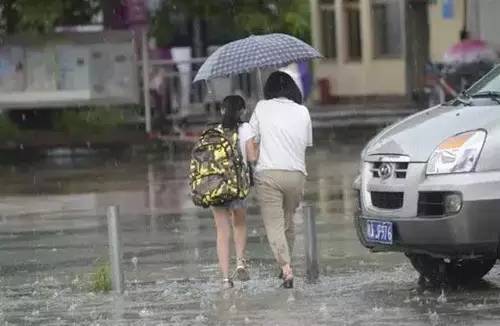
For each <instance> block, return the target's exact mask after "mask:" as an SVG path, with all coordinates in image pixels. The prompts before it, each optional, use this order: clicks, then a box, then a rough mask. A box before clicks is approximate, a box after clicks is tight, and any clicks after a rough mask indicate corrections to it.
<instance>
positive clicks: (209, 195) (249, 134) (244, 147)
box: [190, 95, 257, 289]
mask: <svg viewBox="0 0 500 326" xmlns="http://www.w3.org/2000/svg"><path fill="white" fill-rule="evenodd" d="M245 109H246V104H245V100H244V99H243V98H242V97H241V96H239V95H231V96H227V97H226V98H225V99H224V100H223V101H222V110H221V112H222V123H221V124H220V125H218V126H217V127H215V128H210V129H208V130H207V131H205V132H204V133H203V135H202V136H201V138H200V140H199V141H198V143H197V144H196V145H195V147H194V149H193V152H192V158H191V175H190V178H191V181H190V182H191V189H192V197H193V201H194V203H195V204H196V205H198V206H202V207H210V208H211V210H212V212H213V215H214V220H215V227H216V231H217V256H218V259H219V267H220V270H221V272H222V277H223V282H222V286H223V288H224V289H228V288H232V287H233V281H232V277H231V276H230V275H229V264H230V263H229V261H230V258H229V254H230V248H229V240H230V236H231V225H232V229H233V238H234V246H235V249H236V271H235V273H234V275H235V276H236V277H237V278H238V279H239V280H241V281H246V280H248V279H249V273H248V267H247V263H246V260H245V249H246V244H247V226H246V221H245V217H246V208H247V203H246V197H247V195H248V192H249V186H250V173H249V166H250V164H249V163H248V162H255V161H256V160H257V149H256V148H257V147H256V145H255V143H254V134H253V131H252V128H251V127H250V124H249V123H246V122H242V120H241V116H242V114H243V113H244V111H245Z"/></svg>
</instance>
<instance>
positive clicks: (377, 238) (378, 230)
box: [365, 220, 393, 244]
mask: <svg viewBox="0 0 500 326" xmlns="http://www.w3.org/2000/svg"><path fill="white" fill-rule="evenodd" d="M365 230H366V240H368V241H371V242H378V243H383V244H392V230H393V227H392V222H386V221H376V220H367V221H366V229H365Z"/></svg>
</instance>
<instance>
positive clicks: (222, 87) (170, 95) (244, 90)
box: [139, 58, 259, 123]
mask: <svg viewBox="0 0 500 326" xmlns="http://www.w3.org/2000/svg"><path fill="white" fill-rule="evenodd" d="M205 60H206V58H194V59H191V60H186V61H174V60H150V61H149V74H148V76H149V80H148V82H147V83H143V86H144V85H146V86H148V87H149V92H147V93H146V92H144V93H143V94H144V96H149V97H150V98H149V99H148V101H144V102H145V103H150V105H151V118H152V119H153V120H158V119H160V120H170V121H173V122H174V123H175V122H176V121H177V122H178V121H180V120H183V121H186V120H189V118H190V117H194V116H197V117H202V118H203V117H206V118H207V119H208V118H210V115H213V114H214V113H215V111H216V108H217V107H218V105H219V104H220V102H221V101H222V99H223V98H224V97H225V96H227V95H231V94H239V95H241V96H243V97H244V98H245V100H246V102H247V105H248V107H253V106H254V105H255V104H256V102H257V100H258V96H259V95H258V94H259V93H258V76H257V73H255V72H254V73H245V74H241V75H238V76H232V77H227V78H219V79H216V80H212V81H209V82H197V83H194V84H193V83H192V81H193V78H194V76H195V75H196V73H197V71H198V69H199V68H200V67H201V65H202V64H203V62H205ZM139 64H140V66H141V67H142V66H143V64H142V62H139ZM146 110H147V108H146Z"/></svg>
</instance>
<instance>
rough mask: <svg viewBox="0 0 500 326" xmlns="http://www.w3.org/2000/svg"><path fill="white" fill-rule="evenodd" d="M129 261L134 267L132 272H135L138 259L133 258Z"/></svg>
mask: <svg viewBox="0 0 500 326" xmlns="http://www.w3.org/2000/svg"><path fill="white" fill-rule="evenodd" d="M131 261H132V264H133V265H134V271H137V266H138V265H139V258H137V257H133V258H132V260H131Z"/></svg>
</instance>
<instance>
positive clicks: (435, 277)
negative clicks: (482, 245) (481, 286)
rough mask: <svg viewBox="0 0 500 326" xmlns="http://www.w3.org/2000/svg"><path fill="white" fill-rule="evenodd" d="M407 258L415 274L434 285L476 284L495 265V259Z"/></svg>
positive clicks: (426, 256) (417, 256) (425, 256)
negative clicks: (448, 259) (446, 260)
mask: <svg viewBox="0 0 500 326" xmlns="http://www.w3.org/2000/svg"><path fill="white" fill-rule="evenodd" d="M408 258H409V259H410V262H411V264H412V265H413V267H414V268H415V269H416V270H417V272H419V273H420V275H422V276H423V277H424V278H425V279H427V280H428V281H429V282H431V283H432V284H435V285H441V284H442V283H448V284H467V283H473V282H477V281H479V280H480V279H481V278H482V277H483V276H484V275H486V274H488V272H489V271H490V270H491V269H492V268H493V266H494V265H495V263H496V258H484V259H460V260H451V261H449V262H445V261H444V260H443V259H442V258H434V257H431V256H429V255H409V256H408Z"/></svg>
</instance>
